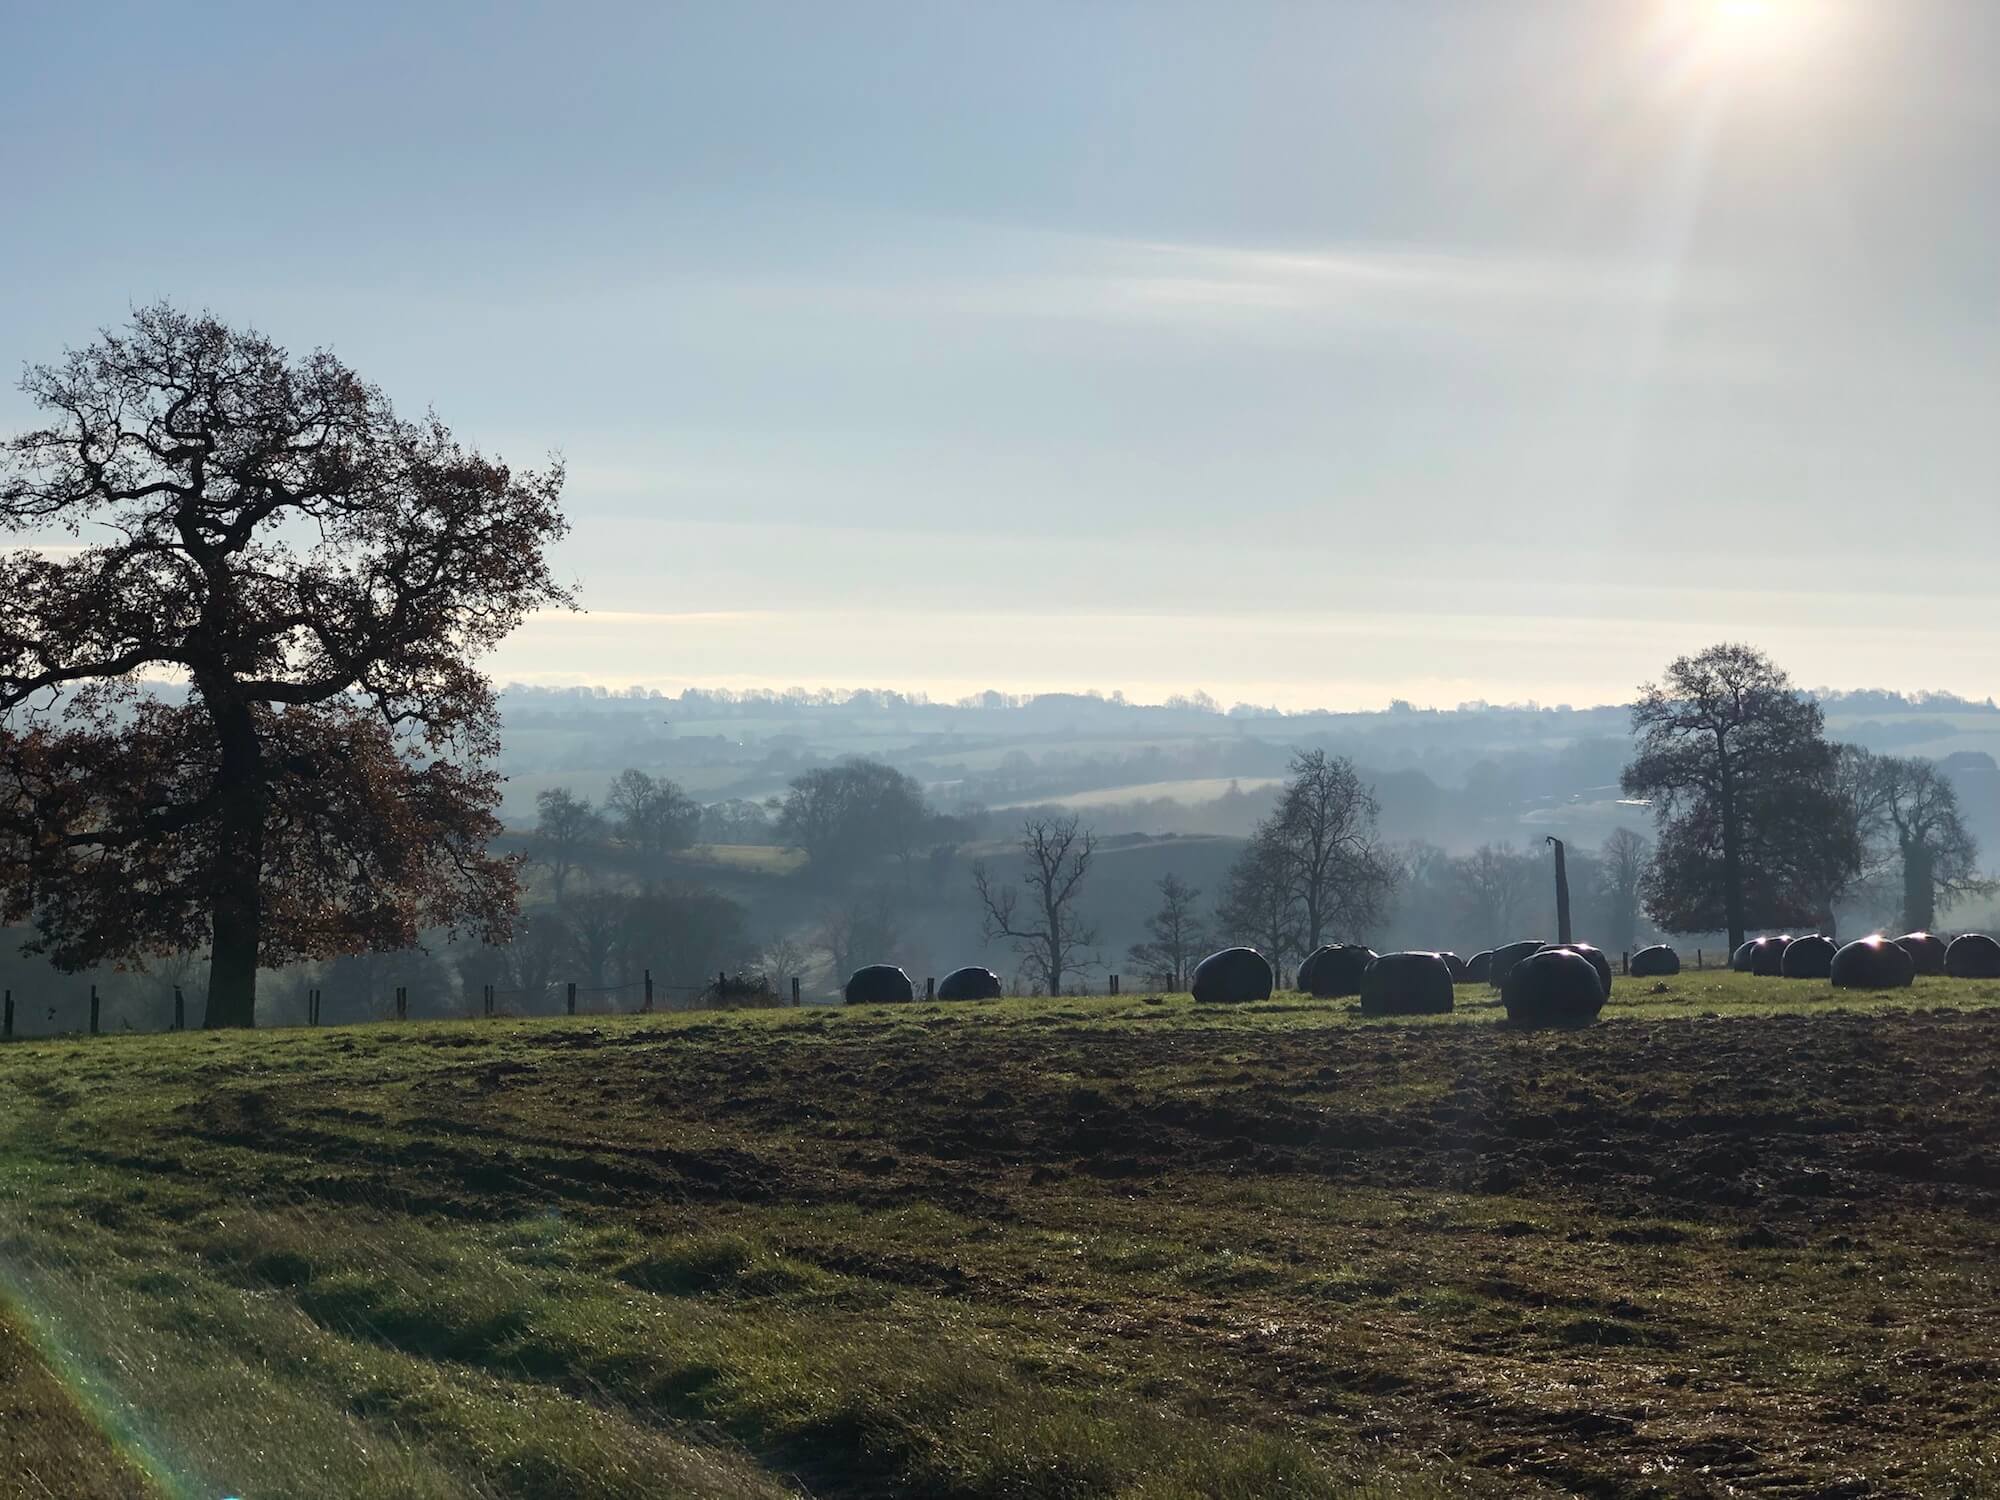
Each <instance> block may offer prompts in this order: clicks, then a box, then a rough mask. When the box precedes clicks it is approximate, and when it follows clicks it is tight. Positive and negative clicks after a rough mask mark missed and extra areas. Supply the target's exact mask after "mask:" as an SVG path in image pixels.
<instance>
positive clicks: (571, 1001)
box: [566, 980, 576, 1015]
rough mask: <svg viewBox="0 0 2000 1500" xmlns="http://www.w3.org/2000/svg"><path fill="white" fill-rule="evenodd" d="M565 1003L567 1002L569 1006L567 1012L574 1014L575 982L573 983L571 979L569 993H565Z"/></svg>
mask: <svg viewBox="0 0 2000 1500" xmlns="http://www.w3.org/2000/svg"><path fill="white" fill-rule="evenodd" d="M566 1003H567V1004H568V1006H569V1013H570V1014H571V1015H575V1014H576V983H575V981H574V980H572V981H571V982H570V987H569V994H568V995H567V997H566Z"/></svg>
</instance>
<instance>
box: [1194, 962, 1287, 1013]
mask: <svg viewBox="0 0 2000 1500" xmlns="http://www.w3.org/2000/svg"><path fill="white" fill-rule="evenodd" d="M1272 978H1273V976H1272V974H1271V965H1270V964H1269V963H1268V962H1266V960H1265V958H1264V955H1263V954H1261V953H1259V952H1258V951H1257V950H1256V949H1255V948H1224V949H1223V950H1222V951H1221V952H1220V953H1211V954H1209V955H1208V957H1207V958H1204V959H1203V960H1202V961H1201V962H1200V963H1198V964H1196V965H1195V966H1194V998H1195V1001H1196V1003H1198V1004H1201V1005H1240V1004H1241V1003H1243V1002H1244V1001H1245V1000H1268V999H1270V998H1271V985H1272Z"/></svg>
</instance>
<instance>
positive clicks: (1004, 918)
mask: <svg viewBox="0 0 2000 1500" xmlns="http://www.w3.org/2000/svg"><path fill="white" fill-rule="evenodd" d="M1096 852H1097V839H1096V837H1095V836H1094V835H1093V834H1092V833H1091V831H1090V830H1089V829H1088V828H1085V827H1083V826H1082V825H1081V824H1079V823H1078V821H1077V819H1076V817H1075V816H1074V815H1064V816H1061V817H1045V818H1030V819H1028V820H1027V822H1026V823H1024V824H1023V825H1022V827H1021V853H1022V855H1023V856H1024V858H1025V860H1026V864H1027V869H1026V872H1025V874H1024V876H1023V880H1022V884H1023V885H1024V886H1025V887H1026V889H1027V900H1026V901H1025V902H1024V901H1022V899H1021V892H1020V891H1019V890H1017V889H1016V888H1015V887H1013V886H1011V885H995V884H993V882H992V881H991V880H990V879H989V878H988V876H987V873H986V864H985V862H984V861H983V860H981V861H977V862H975V863H974V864H973V866H972V884H973V889H974V890H975V891H976V892H977V893H978V896H979V906H980V917H981V928H980V930H981V933H982V935H983V936H984V937H985V939H986V940H987V941H988V942H992V941H993V940H994V939H995V938H1004V939H1006V940H1007V941H1008V942H1009V943H1011V944H1012V945H1013V947H1014V953H1015V955H1016V957H1018V958H1019V959H1020V961H1021V968H1022V969H1023V971H1024V972H1025V973H1026V974H1027V975H1028V978H1029V980H1030V982H1031V983H1035V984H1042V985H1046V986H1047V987H1048V992H1049V993H1050V994H1051V995H1060V994H1061V993H1062V986H1063V980H1064V979H1065V978H1066V977H1067V976H1068V975H1070V974H1071V973H1074V972H1076V971H1078V970H1080V969H1088V968H1094V967H1095V966H1096V962H1097V961H1096V959H1095V958H1094V957H1093V956H1091V955H1090V954H1089V950H1090V949H1091V948H1092V947H1093V946H1094V945H1095V944H1096V942H1097V931H1096V929H1095V928H1092V927H1090V926H1089V925H1087V924H1086V923H1085V922H1084V921H1083V919H1082V918H1081V917H1080V916H1079V915H1078V913H1077V909H1076V905H1077V899H1078V897H1079V896H1080V895H1081V894H1082V891H1083V882H1084V880H1085V879H1086V878H1087V877H1088V876H1089V874H1090V868H1091V863H1092V860H1093V858H1094V857H1095V855H1096Z"/></svg>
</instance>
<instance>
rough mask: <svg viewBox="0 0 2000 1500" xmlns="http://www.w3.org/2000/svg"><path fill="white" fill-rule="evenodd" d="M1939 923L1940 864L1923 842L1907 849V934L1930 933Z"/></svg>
mask: <svg viewBox="0 0 2000 1500" xmlns="http://www.w3.org/2000/svg"><path fill="white" fill-rule="evenodd" d="M1936 920H1937V862H1936V859H1935V857H1934V856H1933V855H1932V854H1931V851H1930V850H1929V849H1928V848H1927V847H1925V845H1924V844H1923V843H1922V842H1921V841H1919V842H1914V843H1909V844H1905V845H1904V846H1903V930H1904V931H1905V932H1929V931H1930V930H1931V924H1932V923H1933V922H1935V921H1936Z"/></svg>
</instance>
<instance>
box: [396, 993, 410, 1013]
mask: <svg viewBox="0 0 2000 1500" xmlns="http://www.w3.org/2000/svg"><path fill="white" fill-rule="evenodd" d="M396 1019H397V1020H399V1021H407V1020H409V1019H410V987H409V986H408V985H406V984H399V985H397V986H396Z"/></svg>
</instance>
